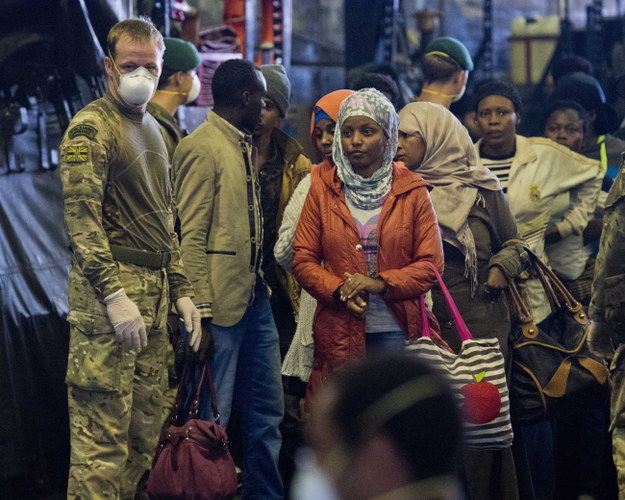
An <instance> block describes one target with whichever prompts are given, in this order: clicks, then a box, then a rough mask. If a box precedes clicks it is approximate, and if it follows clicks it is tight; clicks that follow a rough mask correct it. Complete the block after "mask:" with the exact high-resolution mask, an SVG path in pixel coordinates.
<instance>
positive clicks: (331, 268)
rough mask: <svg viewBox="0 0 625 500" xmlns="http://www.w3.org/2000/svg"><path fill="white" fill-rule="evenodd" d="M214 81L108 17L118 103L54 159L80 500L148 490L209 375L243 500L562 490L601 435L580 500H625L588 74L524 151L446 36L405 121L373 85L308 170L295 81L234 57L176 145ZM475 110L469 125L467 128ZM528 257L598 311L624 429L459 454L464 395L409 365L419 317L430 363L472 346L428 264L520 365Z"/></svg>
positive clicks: (337, 121) (602, 421) (507, 98)
mask: <svg viewBox="0 0 625 500" xmlns="http://www.w3.org/2000/svg"><path fill="white" fill-rule="evenodd" d="M199 63H200V59H199V56H198V54H197V50H196V49H195V47H194V46H193V45H192V44H190V43H188V42H185V41H183V40H180V39H171V38H166V39H163V37H162V35H161V34H160V33H159V32H158V31H157V30H156V28H155V27H154V25H153V24H152V23H151V22H150V21H149V20H148V19H145V18H140V19H128V20H125V21H121V22H119V23H117V24H116V25H115V26H114V27H113V28H112V29H111V30H110V32H109V35H108V39H107V55H106V57H105V60H104V67H105V70H106V73H107V75H108V87H107V92H106V94H105V95H104V96H103V97H102V98H100V99H98V100H96V101H94V102H93V103H91V104H89V105H88V106H87V107H86V108H84V109H83V110H81V111H80V112H78V113H77V114H76V116H75V117H74V118H73V120H72V122H71V124H70V125H69V127H68V128H67V131H66V132H65V135H64V138H63V141H62V144H61V147H60V156H61V177H62V182H63V190H64V201H65V221H66V225H67V230H68V233H69V236H70V240H71V245H72V250H73V255H74V257H73V263H72V268H71V271H70V276H69V305H70V313H69V316H68V321H69V322H70V324H71V333H70V335H71V340H70V350H69V355H68V368H67V377H66V382H67V385H68V398H69V409H70V427H71V463H70V472H69V482H68V497H69V498H76V499H78V498H103V497H106V498H135V495H141V494H145V491H142V489H143V487H144V484H145V478H146V475H147V474H148V473H149V469H150V464H151V461H152V458H153V456H154V452H155V449H156V445H157V442H158V437H159V432H160V430H161V428H162V427H163V425H164V420H166V418H165V417H164V415H168V414H169V413H170V412H171V409H172V401H173V397H172V396H173V395H175V393H176V390H177V378H176V377H177V371H176V369H175V364H176V363H175V361H179V362H182V363H187V364H189V365H193V366H195V367H196V372H197V374H199V372H200V365H201V364H202V363H206V362H207V363H209V366H210V370H211V373H212V376H213V380H214V385H215V392H216V401H217V405H218V409H219V413H220V415H221V420H220V422H221V425H222V426H224V427H228V430H229V433H230V436H231V440H232V441H237V440H240V450H239V451H238V452H237V453H235V458H236V459H237V460H236V461H237V464H238V466H239V467H240V469H241V471H242V474H241V482H242V491H241V494H242V497H243V498H258V499H263V500H265V499H274V498H275V499H279V498H285V497H288V498H300V499H303V498H328V499H330V498H343V499H347V498H354V499H365V498H396V499H403V498H406V499H412V498H424V499H435V498H436V499H438V498H442V499H452V498H471V499H480V500H481V499H490V498H492V499H506V500H507V499H518V498H557V497H558V495H559V494H560V488H561V485H560V478H559V477H558V475H557V473H556V470H557V469H558V468H559V467H558V464H560V463H567V462H566V460H569V461H570V460H571V457H570V456H569V454H565V453H563V452H562V449H563V446H564V445H562V443H560V440H559V439H556V438H554V436H555V435H560V434H563V433H558V432H557V429H558V428H560V429H563V428H567V426H568V428H572V429H576V430H577V432H578V434H579V435H580V436H582V437H585V438H587V441H583V442H584V443H591V444H590V445H587V444H585V445H583V446H584V450H583V452H585V453H579V457H578V458H579V460H576V462H577V465H579V464H581V467H582V468H583V469H584V471H587V472H588V473H586V474H580V475H579V477H576V478H575V481H574V483H575V487H574V492H573V493H574V498H595V499H599V498H606V496H605V495H609V494H611V493H612V494H615V493H614V492H615V491H616V489H617V480H616V479H614V477H618V490H619V491H620V494H621V495H625V446H624V445H623V440H624V439H625V438H624V436H625V430H624V429H625V420H624V419H623V414H624V412H625V403H624V402H625V397H623V391H625V381H624V380H623V375H622V370H623V366H625V357H624V356H625V355H624V354H623V344H621V341H622V340H623V339H625V333H623V332H625V270H624V268H623V266H624V264H623V263H624V262H625V259H623V255H625V231H624V229H623V228H624V226H625V219H624V217H625V215H624V213H623V210H624V206H623V200H625V185H624V182H625V178H624V177H623V175H624V174H623V171H622V170H618V169H617V170H615V166H616V167H620V158H619V159H615V158H614V157H615V154H614V151H615V149H618V148H620V150H621V151H623V150H625V143H623V144H621V142H622V141H620V139H618V138H617V137H616V136H613V135H610V134H611V132H614V128H612V127H610V126H609V124H608V122H609V120H607V118H606V116H605V113H604V110H605V95H604V94H603V91H602V90H601V87H600V85H599V84H598V82H596V80H595V79H594V78H593V77H592V76H591V75H590V74H588V73H584V72H580V71H578V72H572V73H569V74H567V75H563V76H561V78H560V79H559V81H558V82H557V85H556V91H555V94H554V98H553V103H552V104H551V105H550V106H549V107H548V108H547V109H546V113H545V115H544V118H543V120H542V122H541V134H543V135H544V137H524V136H522V135H519V134H518V133H517V126H518V125H519V124H520V123H521V117H522V111H523V103H522V99H521V97H520V95H519V93H518V91H517V90H516V89H515V88H514V86H513V85H511V84H509V83H507V82H504V81H496V80H493V81H486V82H482V83H481V84H480V85H479V86H478V87H476V88H475V90H474V92H473V93H472V95H471V96H464V94H465V90H466V86H467V82H468V78H469V72H470V71H471V70H472V69H473V62H472V60H471V57H470V55H469V53H468V51H467V50H466V48H465V47H464V46H463V45H462V43H460V42H459V41H457V40H455V39H453V38H449V37H444V38H439V39H436V40H434V41H433V42H432V43H431V44H430V45H429V46H428V47H427V48H426V49H425V52H424V55H423V60H422V70H423V87H422V89H421V92H420V94H419V95H418V96H417V97H415V98H414V99H413V100H412V101H413V102H409V103H407V104H405V105H402V106H401V108H400V109H397V108H396V106H398V103H399V102H400V101H399V97H398V89H397V86H395V84H394V82H393V81H392V79H390V78H388V76H385V75H381V74H365V75H361V76H360V78H359V79H358V83H357V85H355V86H354V87H355V88H354V90H348V89H338V90H335V91H333V92H330V93H329V94H327V95H325V96H322V97H321V98H320V99H319V100H318V101H317V103H316V104H315V106H314V107H313V110H312V115H311V121H310V138H311V141H312V146H313V148H314V150H315V152H316V153H317V154H318V157H319V160H320V161H319V163H317V164H315V165H312V162H311V161H310V159H309V158H308V157H307V156H306V155H305V154H304V153H303V148H302V146H301V145H300V144H299V143H298V142H297V141H296V140H295V139H293V138H292V137H289V136H288V135H287V134H285V133H284V132H283V131H281V130H280V122H281V119H283V118H285V116H286V114H287V111H288V108H289V104H290V96H291V84H290V82H289V79H288V76H287V73H286V70H285V68H284V67H283V66H281V65H264V66H261V67H257V66H255V65H254V64H253V63H251V62H249V61H246V60H244V59H232V60H228V61H225V62H223V63H222V64H221V65H220V66H219V67H218V68H217V70H216V71H215V74H214V76H213V79H212V87H211V90H212V95H213V100H214V106H213V108H212V109H211V110H210V111H208V114H207V116H206V119H205V120H204V121H203V122H202V123H201V124H200V125H199V126H198V127H197V128H196V129H195V130H194V131H193V132H191V133H190V134H188V135H187V133H186V132H185V131H184V130H183V129H182V128H181V127H180V126H179V124H178V122H177V120H176V118H175V116H176V111H177V110H178V108H179V107H180V106H183V105H185V104H187V103H189V102H191V101H192V100H193V99H194V98H195V97H197V95H198V92H199V80H198V78H197V75H196V68H197V67H198V65H199ZM463 96H464V99H468V98H469V97H470V102H471V103H472V107H471V109H470V111H471V114H468V113H467V114H465V115H463V116H458V117H456V116H455V115H454V114H453V113H452V112H451V111H450V110H449V108H450V106H452V105H453V103H454V102H457V101H459V100H460V99H461V98H463ZM577 96H579V99H576V97H577ZM475 141H476V142H475ZM619 154H620V153H619ZM616 163H618V164H616ZM611 169H612V170H611ZM615 172H618V175H616V176H614V175H613V176H612V177H615V178H612V177H610V173H612V174H614V173H615ZM528 248H529V249H531V250H532V251H533V252H535V253H536V254H537V255H539V256H540V257H542V258H543V259H545V260H546V261H547V262H548V263H549V264H550V266H551V267H552V269H553V270H554V271H555V272H556V273H557V275H558V276H559V277H560V278H561V279H562V280H563V282H565V284H566V286H567V288H569V289H570V290H571V292H572V293H573V294H574V296H575V298H576V299H577V300H578V301H579V302H581V303H582V304H583V305H584V306H585V307H587V308H588V312H589V315H590V317H591V318H592V320H593V322H594V323H593V325H592V327H591V332H590V340H589V342H590V345H591V347H592V348H593V349H594V351H595V352H596V353H597V354H598V355H600V356H601V357H603V358H605V359H606V360H611V361H612V367H613V370H614V373H613V388H612V401H611V410H612V416H611V423H610V416H609V409H608V408H607V406H606V408H599V409H593V410H592V411H588V412H584V414H583V415H578V416H577V415H572V416H570V418H569V417H567V418H566V419H562V422H549V421H548V422H543V423H541V424H539V425H536V426H517V427H515V441H514V444H513V445H512V446H511V447H507V448H505V449H492V450H489V449H479V450H477V449H472V448H470V447H465V446H463V444H462V432H461V420H462V415H461V414H460V410H459V408H458V407H457V404H456V399H455V396H454V395H453V394H452V391H451V388H450V387H449V385H448V384H447V382H446V381H445V380H444V379H443V378H442V377H441V376H440V375H439V374H438V373H437V372H436V370H435V369H433V368H432V367H431V366H429V365H428V364H427V363H425V362H423V361H422V360H419V359H414V358H409V357H407V355H406V354H405V353H404V348H405V346H406V345H408V344H410V343H411V342H413V341H414V340H416V339H417V338H419V337H420V335H421V329H422V326H423V324H424V321H426V322H427V323H428V324H429V325H430V330H431V332H432V338H433V340H434V341H435V342H436V344H438V346H439V347H440V348H442V349H445V350H448V351H451V352H458V351H459V350H460V349H461V345H460V344H459V342H458V340H457V335H456V334H455V328H454V323H453V321H452V317H451V316H450V314H449V312H448V311H447V309H446V307H445V299H444V297H443V294H442V292H441V290H440V288H439V287H438V286H436V276H435V272H434V270H433V268H435V269H438V271H439V272H440V273H441V274H442V276H443V279H444V281H445V283H446V285H447V286H448V288H449V290H450V292H451V295H452V297H453V299H454V301H455V302H456V304H457V306H458V308H459V310H460V313H461V315H462V317H463V318H464V320H465V322H466V323H467V325H468V327H469V330H470V331H471V333H472V334H473V336H474V337H475V338H493V337H494V338H496V339H497V340H498V342H499V346H500V349H501V352H502V354H503V357H504V359H505V360H506V362H507V361H509V359H510V357H511V353H510V352H509V348H508V338H509V334H510V331H511V328H512V324H513V321H514V318H512V317H511V314H510V312H509V309H508V304H507V302H506V298H505V294H504V293H503V290H505V289H506V287H507V286H508V283H509V282H511V281H515V282H517V283H518V284H519V286H520V288H521V290H522V293H523V296H524V298H525V300H526V302H527V304H528V306H529V309H530V311H531V313H532V316H533V318H534V320H535V322H536V323H537V324H540V323H541V322H543V321H548V319H549V315H550V312H551V311H550V309H549V302H548V301H547V300H546V298H545V296H544V292H543V290H542V287H541V285H540V281H539V280H538V279H537V278H536V277H535V276H532V275H531V274H528V272H527V270H528V267H529V264H530V260H529V258H528V253H527V249H528ZM593 278H594V285H593ZM591 285H592V286H591ZM426 295H427V300H426V301H423V300H422V299H423V296H426ZM426 302H427V304H428V306H424V304H425V303H426ZM170 341H172V342H173V345H174V348H175V351H176V352H175V355H174V348H173V347H172V346H171V342H170ZM184 344H188V345H189V346H190V347H189V349H185V348H184V347H182V348H181V345H184ZM168 346H169V347H168ZM615 350H616V352H615ZM175 358H178V359H175ZM178 373H179V371H178ZM167 394H169V397H167ZM202 399H203V400H202V402H201V404H200V417H201V418H204V419H207V420H211V419H212V418H213V412H212V407H211V401H210V393H208V392H207V393H205V394H203V395H202ZM513 423H514V422H513ZM229 424H230V426H229ZM609 431H611V432H612V434H613V443H614V445H613V459H611V458H610V445H609V440H608V437H607V436H608V435H609V434H608V432H609ZM566 436H568V437H570V438H571V439H579V440H580V441H579V442H580V447H581V446H582V444H581V443H582V438H581V437H577V436H571V433H569V434H566ZM588 457H591V458H588ZM606 457H607V459H606V460H604V459H605V458H606ZM605 463H609V464H614V465H616V470H617V471H618V473H617V474H615V475H614V477H613V476H612V475H611V469H610V467H606V466H605ZM614 465H612V467H614ZM566 480H567V481H569V482H570V481H573V480H572V479H571V478H570V477H569V478H567V479H566ZM610 481H613V482H614V485H613V488H614V489H611V488H610V487H608V486H606V484H608V483H609V482H610ZM606 492H607V493H606Z"/></svg>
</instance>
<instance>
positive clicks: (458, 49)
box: [425, 36, 473, 71]
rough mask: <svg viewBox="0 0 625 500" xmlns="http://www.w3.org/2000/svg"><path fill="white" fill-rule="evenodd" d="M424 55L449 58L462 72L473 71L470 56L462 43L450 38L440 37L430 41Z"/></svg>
mask: <svg viewBox="0 0 625 500" xmlns="http://www.w3.org/2000/svg"><path fill="white" fill-rule="evenodd" d="M425 55H426V56H428V55H437V56H440V57H443V58H449V59H451V60H452V61H453V62H455V63H456V64H457V65H458V66H460V67H461V68H462V69H463V70H465V71H473V60H472V59H471V54H469V51H468V50H467V48H466V47H465V46H464V44H463V43H462V42H460V41H459V40H456V39H455V38H451V37H450V36H442V37H440V38H436V39H434V40H432V41H431V42H430V43H429V44H428V45H427V47H426V48H425Z"/></svg>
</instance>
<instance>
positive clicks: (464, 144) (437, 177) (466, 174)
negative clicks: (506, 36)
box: [399, 102, 501, 294]
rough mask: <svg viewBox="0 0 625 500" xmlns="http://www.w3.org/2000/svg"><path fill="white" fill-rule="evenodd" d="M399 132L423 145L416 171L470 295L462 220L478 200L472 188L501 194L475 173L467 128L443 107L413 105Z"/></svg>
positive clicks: (473, 265)
mask: <svg viewBox="0 0 625 500" xmlns="http://www.w3.org/2000/svg"><path fill="white" fill-rule="evenodd" d="M399 130H400V132H404V133H405V134H419V135H420V136H421V138H422V139H423V142H424V143H425V146H426V150H425V157H424V158H423V162H422V163H421V166H420V167H419V168H418V169H417V170H416V173H418V174H419V175H420V176H421V177H423V178H424V179H425V180H426V181H427V182H429V183H430V184H432V185H433V186H434V189H433V190H432V192H431V193H430V196H431V197H432V203H433V205H434V209H435V210H436V215H437V217H438V223H439V225H440V227H441V236H442V238H443V241H446V242H447V243H449V244H450V245H452V246H454V247H455V248H457V249H459V250H460V251H461V252H462V253H463V254H464V256H465V276H466V277H468V278H470V280H471V293H472V294H473V292H474V291H475V290H476V289H477V257H476V252H475V240H474V239H473V233H472V232H471V230H470V229H469V224H468V222H467V217H468V216H469V212H470V211H471V208H472V207H473V205H474V204H475V203H476V202H477V201H478V199H479V197H478V188H479V189H486V190H489V191H499V190H501V185H500V184H499V180H498V179H497V177H496V176H495V175H494V174H493V173H492V172H491V171H490V170H488V169H481V168H480V169H478V168H477V166H476V165H477V154H476V152H475V148H474V146H473V143H472V142H471V138H470V137H469V133H468V132H467V129H466V128H464V126H463V125H462V123H460V122H459V121H458V119H457V118H456V117H455V116H454V115H453V114H452V113H451V112H450V111H449V110H448V109H447V108H445V107H443V106H441V105H439V104H433V103H430V102H413V103H410V104H408V105H406V106H405V107H404V108H403V109H402V110H401V111H400V112H399Z"/></svg>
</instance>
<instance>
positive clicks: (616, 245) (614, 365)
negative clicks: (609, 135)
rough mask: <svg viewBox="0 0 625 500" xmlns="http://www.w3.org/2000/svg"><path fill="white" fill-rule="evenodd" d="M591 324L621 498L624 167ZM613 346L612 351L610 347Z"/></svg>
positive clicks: (624, 467) (610, 206)
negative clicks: (604, 373) (608, 387)
mask: <svg viewBox="0 0 625 500" xmlns="http://www.w3.org/2000/svg"><path fill="white" fill-rule="evenodd" d="M589 314H590V318H591V319H592V320H593V322H594V323H592V325H591V327H590V328H591V330H590V333H589V340H588V342H589V345H590V348H591V350H592V351H593V352H595V353H596V354H597V355H599V356H602V357H604V358H606V359H612V361H611V366H610V371H611V376H612V396H611V401H610V410H611V423H610V429H611V431H612V453H613V458H614V463H615V464H616V469H617V473H618V489H619V498H625V168H624V166H623V165H621V170H620V171H619V174H618V176H617V178H616V180H615V181H614V184H613V185H612V188H611V189H610V192H609V193H608V198H607V199H606V202H605V213H604V218H603V233H602V235H601V245H600V247H599V255H598V256H597V261H596V263H595V278H594V281H593V284H592V300H591V302H590V308H589ZM615 346H616V351H615V349H614V347H615Z"/></svg>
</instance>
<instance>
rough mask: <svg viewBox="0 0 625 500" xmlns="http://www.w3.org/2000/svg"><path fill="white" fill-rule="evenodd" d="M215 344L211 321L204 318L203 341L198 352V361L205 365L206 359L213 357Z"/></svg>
mask: <svg viewBox="0 0 625 500" xmlns="http://www.w3.org/2000/svg"><path fill="white" fill-rule="evenodd" d="M214 348H215V344H214V342H213V333H212V331H211V319H210V318H202V339H201V340H200V348H199V349H198V352H197V359H198V360H199V361H200V362H201V363H203V362H204V360H205V359H206V357H207V356H208V357H211V356H212V355H213V350H214Z"/></svg>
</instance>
